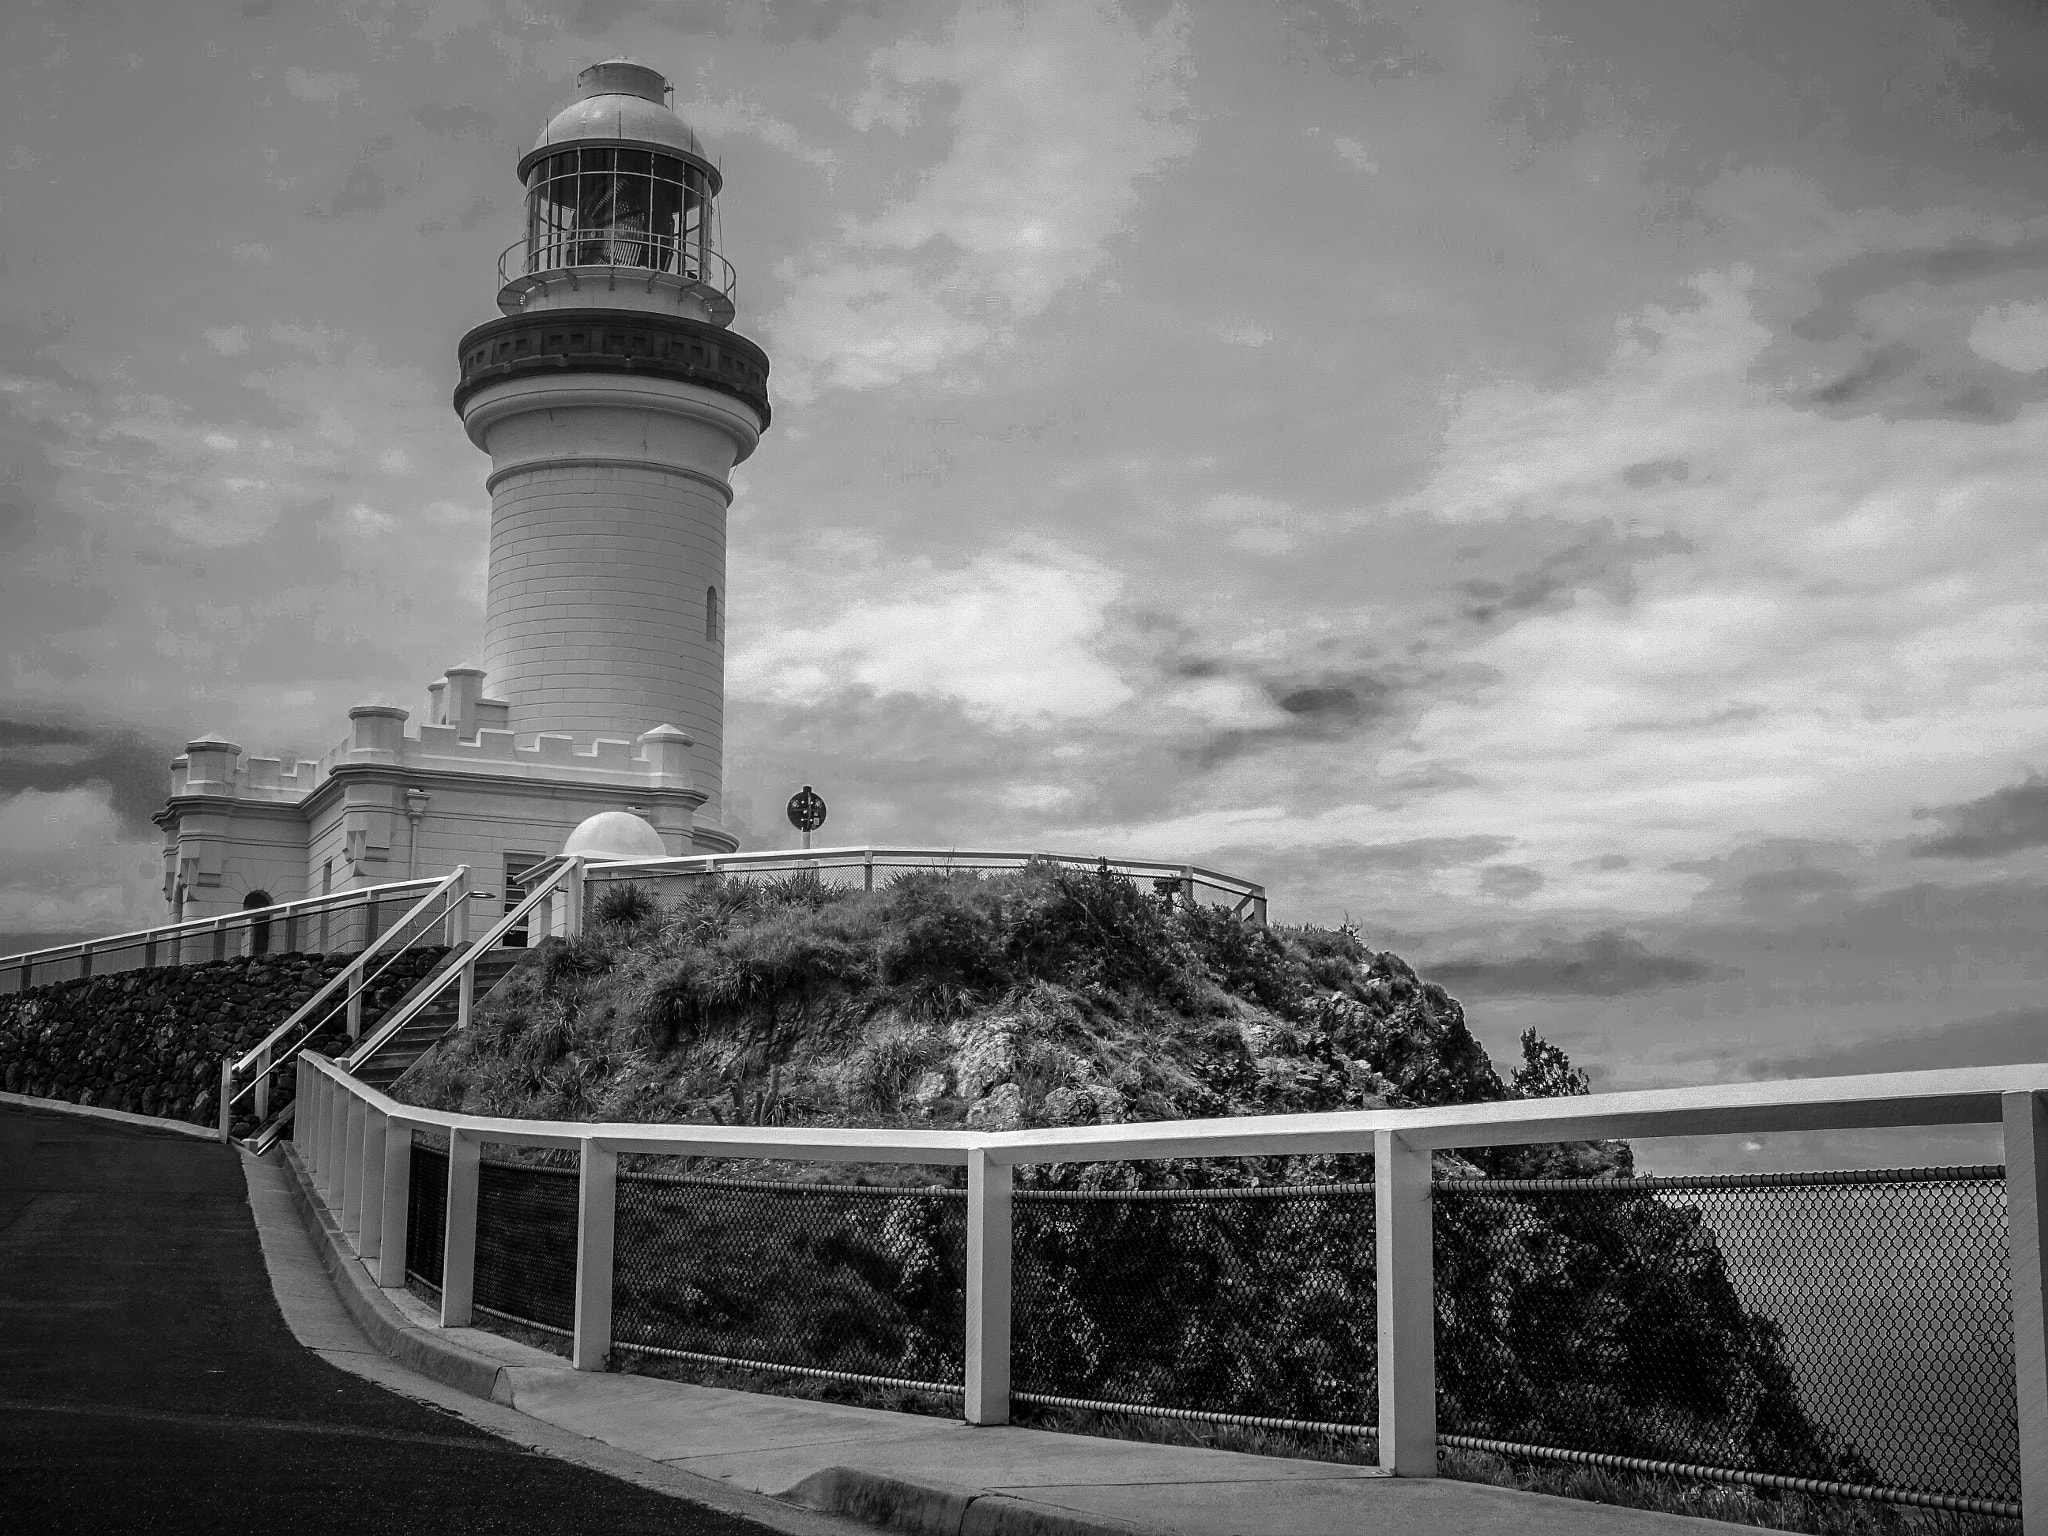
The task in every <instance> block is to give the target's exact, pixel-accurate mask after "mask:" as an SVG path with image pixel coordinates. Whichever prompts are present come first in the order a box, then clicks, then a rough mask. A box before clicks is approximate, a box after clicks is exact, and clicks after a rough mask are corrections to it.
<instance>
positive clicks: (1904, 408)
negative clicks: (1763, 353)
mask: <svg viewBox="0 0 2048 1536" xmlns="http://www.w3.org/2000/svg"><path fill="white" fill-rule="evenodd" d="M2044 273H2048V241H2041V240H2027V241H2015V242H2011V243H2008V244H1991V243H1987V242H1982V241H1957V242H1953V243H1951V244H1949V245H1946V246H1940V247H1933V248H1926V249H1921V250H1909V251H1875V252H1870V253H1868V254H1865V255H1863V256H1859V257H1857V258H1855V259H1854V260H1852V261H1847V262H1844V263H1843V264H1842V265H1840V266H1838V267H1836V268H1834V269H1833V270H1831V271H1829V272H1827V273H1826V274H1824V275H1823V276H1822V278H1821V279H1820V283H1819V299H1818V301H1817V302H1816V303H1815V304H1814V305H1813V306H1812V307H1811V308H1810V309H1808V310H1807V311H1806V312H1805V313H1804V314H1802V315H1800V316H1798V317H1797V318H1796V319H1794V320H1792V321H1791V322H1790V323H1789V325H1788V326H1787V327H1786V328H1785V331H1784V333H1783V335H1782V336H1781V337H1780V339H1779V341H1778V342H1776V343H1775V344H1774V346H1773V348H1772V352H1773V357H1774V366H1775V368H1776V370H1777V371H1779V372H1781V374H1782V375H1783V376H1784V377H1785V378H1786V379H1787V380H1788V381H1794V382H1790V383H1789V385H1788V388H1789V393H1790V396H1791V397H1792V398H1796V399H1799V400H1802V401H1803V402H1804V403H1806V404H1807V405H1810V406H1812V407H1814V408H1815V409H1818V410H1821V411H1824V412H1827V413H1829V414H1831V415H1845V416H1881V417H1883V418H1884V419H1885V420H1888V421H1919V420H1939V421H1958V422H1964V423H1968V424H1972V425H1989V424H2003V423H2006V422H2010V421H2012V420H2013V419H2014V417H2016V416H2017V415H2018V414H2019V411H2020V409H2021V407H2023V406H2025V405H2027V404H2028V403H2030V402H2032V401H2037V400H2042V399H2048V378H2044V377H2040V376H2028V375H2025V374H2020V373H2015V372H2014V371H2012V370H2011V369H2008V368H2003V367H2000V366H1999V365H1998V364H1996V363H1993V362H1989V361H1987V360H1986V359H1984V358H1982V357H1979V356H1978V355H1977V354H1976V352H1974V351H1973V350H1972V349H1971V347H1970V345H1969V335H1968V328H1969V325H1970V323H1971V321H1972V319H1973V318H1974V317H1975V315H1976V314H1978V313H1980V312H1981V308H1980V307H1981V305H1983V304H1986V303H1991V302H1994V301H1997V300H2001V299H2005V298H2009V297H2011V295H2012V294H2013V293H2014V292H2015V291H2018V290H2020V289H2022V288H2024V289H2029V290H2030V289H2032V288H2033V287H2035V286H2038V283H2039V281H2040V278H2041V276H2042V275H2043V274H2044ZM1930 287H1931V288H1938V289H1949V290H1960V291H1956V292H1953V294H1952V297H1951V298H1950V300H1949V302H1948V303H1947V305H1946V307H1945V309H1942V310H1929V309H1928V307H1927V305H1926V303H1925V301H1924V300H1918V301H1909V302H1904V303H1891V302H1887V300H1888V299H1889V298H1890V296H1892V295H1894V294H1895V293H1897V292H1898V291H1899V290H1902V289H1905V290H1915V289H1926V288H1930ZM1908 297H1909V299H1910V295H1909V296H1908ZM1816 375H1820V376H1824V377H1825V378H1826V382H1824V383H1822V384H1820V385H1819V386H1817V387H1815V386H1813V385H1811V384H1810V383H1807V382H1805V381H1807V380H1811V379H1812V378H1813V377H1815V376H1816Z"/></svg>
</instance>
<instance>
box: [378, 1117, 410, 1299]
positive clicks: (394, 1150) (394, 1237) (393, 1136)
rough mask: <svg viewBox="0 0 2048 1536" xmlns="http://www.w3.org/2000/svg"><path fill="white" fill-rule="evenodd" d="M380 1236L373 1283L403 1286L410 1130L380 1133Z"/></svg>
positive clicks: (390, 1129) (396, 1128)
mask: <svg viewBox="0 0 2048 1536" xmlns="http://www.w3.org/2000/svg"><path fill="white" fill-rule="evenodd" d="M383 1208H384V1235H383V1237H382V1238H381V1239H380V1240H379V1242H378V1244H377V1283H378V1284H379V1285H381V1286H384V1287H386V1288H387V1289H394V1290H395V1289H402V1288H403V1287H404V1285H405V1245H406V1240H407V1237H408V1229H407V1223H408V1222H409V1221H410V1220H411V1218H412V1127H411V1126H409V1125H389V1124H387V1125H386V1127H385V1130H384V1207H383Z"/></svg>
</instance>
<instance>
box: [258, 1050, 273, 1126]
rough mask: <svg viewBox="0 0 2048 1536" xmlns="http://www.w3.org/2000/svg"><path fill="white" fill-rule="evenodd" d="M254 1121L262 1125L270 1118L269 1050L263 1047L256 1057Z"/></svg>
mask: <svg viewBox="0 0 2048 1536" xmlns="http://www.w3.org/2000/svg"><path fill="white" fill-rule="evenodd" d="M255 1099H256V1123H257V1124H258V1125H262V1124H264V1123H265V1122H267V1121H268V1120H269V1119H270V1051H269V1048H268V1047H265V1049H264V1052H263V1054H262V1055H261V1056H258V1057H257V1058H256V1094H255Z"/></svg>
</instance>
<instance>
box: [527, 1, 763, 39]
mask: <svg viewBox="0 0 2048 1536" xmlns="http://www.w3.org/2000/svg"><path fill="white" fill-rule="evenodd" d="M729 9H730V7H729V6H728V5H726V4H724V3H722V0H581V3H580V4H578V5H577V6H576V7H575V8H574V9H573V10H571V11H570V12H569V13H568V14H567V15H566V16H565V17H564V18H563V20H562V25H563V26H565V27H567V28H568V29H569V30H570V31H571V32H574V33H575V34H576V35H577V36H578V37H601V36H603V35H604V34H605V33H606V32H609V31H610V30H611V29H612V28H613V27H615V26H617V25H618V24H619V23H620V22H622V21H624V20H626V19H627V18H628V17H630V16H644V15H647V14H649V13H650V12H651V13H653V14H654V15H655V16H656V17H657V18H658V19H659V20H660V22H661V24H662V25H663V26H665V27H669V28H672V29H673V30H675V31H677V32H686V33H692V34H695V35H698V36H704V35H710V36H714V37H724V36H725V35H726V34H727V33H729V32H731V30H732V26H731V23H730V21H729V20H728V19H727V15H726V13H727V11H728V10H729Z"/></svg>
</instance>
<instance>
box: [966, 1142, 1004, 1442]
mask: <svg viewBox="0 0 2048 1536" xmlns="http://www.w3.org/2000/svg"><path fill="white" fill-rule="evenodd" d="M1010 1183H1011V1169H1010V1165H1009V1164H1008V1163H998V1162H997V1161H996V1160H995V1159H994V1158H993V1157H991V1156H990V1155H989V1154H988V1153H987V1152H986V1151H984V1150H982V1149H980V1148H977V1149H975V1150H974V1151H972V1152H969V1153H968V1154H967V1400H966V1406H965V1417H966V1419H967V1422H968V1423H970V1424H1007V1423H1009V1422H1010Z"/></svg>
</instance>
